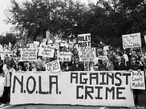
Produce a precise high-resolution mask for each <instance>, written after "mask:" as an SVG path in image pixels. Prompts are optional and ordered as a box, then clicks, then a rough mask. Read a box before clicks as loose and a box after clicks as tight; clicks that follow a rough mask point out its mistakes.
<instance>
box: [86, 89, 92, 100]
mask: <svg viewBox="0 0 146 109" xmlns="http://www.w3.org/2000/svg"><path fill="white" fill-rule="evenodd" d="M91 93H93V87H92V86H85V99H87V97H88V96H89V97H90V98H91V99H93V97H92V95H91Z"/></svg>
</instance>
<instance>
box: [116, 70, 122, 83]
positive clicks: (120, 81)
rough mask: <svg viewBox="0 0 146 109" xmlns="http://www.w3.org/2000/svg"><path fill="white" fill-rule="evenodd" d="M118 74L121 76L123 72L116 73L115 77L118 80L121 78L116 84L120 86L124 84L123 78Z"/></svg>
mask: <svg viewBox="0 0 146 109" xmlns="http://www.w3.org/2000/svg"><path fill="white" fill-rule="evenodd" d="M118 75H120V76H121V73H119V72H117V73H115V78H116V79H117V80H119V83H115V85H116V86H120V85H121V84H122V80H121V78H120V77H118Z"/></svg>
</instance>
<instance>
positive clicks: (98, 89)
mask: <svg viewBox="0 0 146 109" xmlns="http://www.w3.org/2000/svg"><path fill="white" fill-rule="evenodd" d="M95 89H97V97H95V99H103V98H102V97H100V92H101V89H103V87H97V86H95Z"/></svg>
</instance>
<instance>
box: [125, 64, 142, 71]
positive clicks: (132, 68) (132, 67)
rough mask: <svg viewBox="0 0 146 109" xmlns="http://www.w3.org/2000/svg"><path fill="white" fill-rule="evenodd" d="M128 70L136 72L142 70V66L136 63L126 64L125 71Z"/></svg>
mask: <svg viewBox="0 0 146 109" xmlns="http://www.w3.org/2000/svg"><path fill="white" fill-rule="evenodd" d="M129 69H131V70H138V69H139V70H143V69H142V66H140V65H138V63H136V64H131V63H127V70H129Z"/></svg>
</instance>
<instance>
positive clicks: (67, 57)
mask: <svg viewBox="0 0 146 109" xmlns="http://www.w3.org/2000/svg"><path fill="white" fill-rule="evenodd" d="M71 56H72V53H71V52H58V54H57V58H58V60H59V61H61V62H70V61H71Z"/></svg>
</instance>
